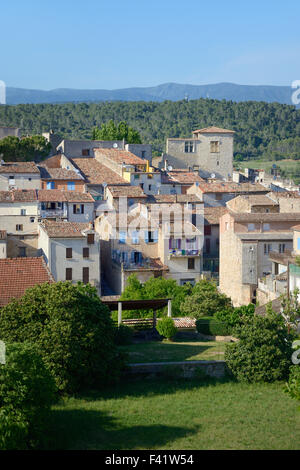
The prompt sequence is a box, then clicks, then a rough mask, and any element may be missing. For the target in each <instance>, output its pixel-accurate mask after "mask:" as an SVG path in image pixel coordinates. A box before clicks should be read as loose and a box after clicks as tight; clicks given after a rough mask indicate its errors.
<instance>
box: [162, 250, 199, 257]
mask: <svg viewBox="0 0 300 470" xmlns="http://www.w3.org/2000/svg"><path fill="white" fill-rule="evenodd" d="M200 254H201V250H178V249H174V250H172V249H170V250H169V257H170V258H183V257H185V258H186V257H189V256H192V257H194V256H200Z"/></svg>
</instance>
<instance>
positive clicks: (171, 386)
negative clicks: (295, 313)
mask: <svg viewBox="0 0 300 470" xmlns="http://www.w3.org/2000/svg"><path fill="white" fill-rule="evenodd" d="M48 435H49V438H50V448H51V449H80V450H81V449H104V450H124V449H127V450H134V449H135V450H137V449H151V450H156V449H182V450H189V449H190V450H191V449H300V411H299V402H297V401H296V400H292V399H291V398H290V397H289V396H288V395H287V394H285V393H284V392H283V384H278V383H277V384H253V385H248V384H240V383H236V382H233V381H223V382H217V381H208V382H203V381H199V380H198V381H196V380H193V381H192V380H177V381H176V380H173V381H172V380H169V381H151V380H146V381H145V380H143V381H141V380H139V381H132V382H128V383H122V385H119V386H116V387H114V388H111V389H109V390H106V391H105V392H102V393H100V392H94V393H89V394H88V395H86V396H80V397H78V398H75V397H74V398H68V399H65V400H64V402H62V403H61V404H59V405H57V406H55V407H54V408H53V412H52V417H51V420H50V421H49V426H48Z"/></svg>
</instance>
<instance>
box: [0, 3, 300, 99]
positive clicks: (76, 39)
mask: <svg viewBox="0 0 300 470" xmlns="http://www.w3.org/2000/svg"><path fill="white" fill-rule="evenodd" d="M0 39H1V45H0V58H1V60H0V79H1V80H4V81H5V82H6V84H7V86H15V87H24V88H38V89H45V90H49V89H53V88H86V89H87V88H90V89H92V88H107V89H114V88H126V87H133V86H154V85H158V84H160V83H166V82H176V83H190V84H206V83H218V82H234V83H240V84H254V85H258V84H270V85H290V84H291V82H292V81H293V80H300V2H299V0H298V1H296V0H285V1H284V2H282V1H278V0H273V1H270V0H260V1H257V0H252V1H251V2H246V1H243V0H240V1H233V0H227V1H224V0H223V1H219V0H213V1H210V2H209V1H207V0H205V1H202V0H182V1H179V0H172V1H170V0H161V1H158V0H152V1H151V2H149V1H144V0H140V1H137V0H114V1H110V2H107V1H103V0H84V1H77V0H73V1H70V0H61V1H57V0H52V1H48V0H39V1H37V0H28V1H26V0H22V1H21V0H14V1H10V2H1V6H0Z"/></svg>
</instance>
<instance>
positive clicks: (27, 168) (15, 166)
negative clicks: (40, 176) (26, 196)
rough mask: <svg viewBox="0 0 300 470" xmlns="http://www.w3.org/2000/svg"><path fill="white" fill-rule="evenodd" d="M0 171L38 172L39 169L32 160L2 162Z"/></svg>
mask: <svg viewBox="0 0 300 470" xmlns="http://www.w3.org/2000/svg"><path fill="white" fill-rule="evenodd" d="M0 173H12V174H13V173H39V169H38V167H37V166H36V164H35V163H34V162H4V163H1V164H0Z"/></svg>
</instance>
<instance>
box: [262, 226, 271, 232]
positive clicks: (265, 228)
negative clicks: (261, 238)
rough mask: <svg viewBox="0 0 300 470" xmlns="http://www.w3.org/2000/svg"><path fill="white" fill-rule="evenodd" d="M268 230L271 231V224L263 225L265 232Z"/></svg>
mask: <svg viewBox="0 0 300 470" xmlns="http://www.w3.org/2000/svg"><path fill="white" fill-rule="evenodd" d="M268 230H270V224H263V231H264V232H267V231H268Z"/></svg>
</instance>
